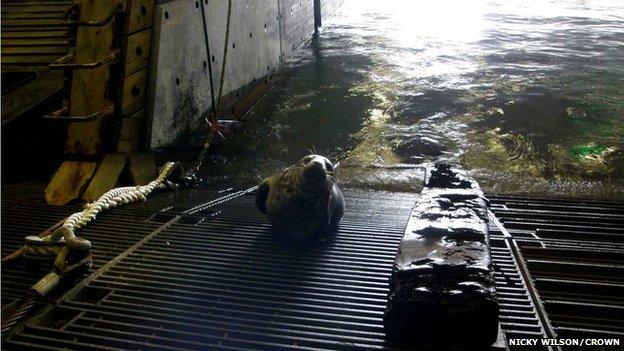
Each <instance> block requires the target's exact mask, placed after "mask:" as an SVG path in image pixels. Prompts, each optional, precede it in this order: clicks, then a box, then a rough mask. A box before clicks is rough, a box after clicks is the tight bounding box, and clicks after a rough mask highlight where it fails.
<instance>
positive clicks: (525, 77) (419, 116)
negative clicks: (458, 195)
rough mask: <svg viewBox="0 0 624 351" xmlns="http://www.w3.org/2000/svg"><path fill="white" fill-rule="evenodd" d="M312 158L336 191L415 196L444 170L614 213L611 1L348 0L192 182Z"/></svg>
mask: <svg viewBox="0 0 624 351" xmlns="http://www.w3.org/2000/svg"><path fill="white" fill-rule="evenodd" d="M310 150H312V151H315V152H316V153H319V154H324V155H328V156H330V157H331V158H333V159H336V160H339V161H340V164H341V167H340V170H339V177H340V180H341V183H342V184H346V185H350V186H358V187H366V188H375V189H386V190H418V189H419V188H420V184H421V181H420V180H421V178H422V168H421V167H422V165H423V164H427V163H430V162H435V161H438V160H443V161H448V162H452V163H457V164H461V165H462V166H463V167H464V168H466V169H468V170H469V171H470V172H471V173H472V174H473V175H474V176H475V177H476V178H477V179H478V180H479V182H480V183H481V185H482V186H483V187H484V188H485V189H486V190H487V191H489V192H495V193H517V194H533V195H535V194H539V195H555V196H581V197H601V198H620V199H621V198H624V1H621V0H614V1H572V0H569V1H539V2H533V1H526V0H522V1H503V0H498V1H444V0H436V1H427V2H422V1H413V0H394V1H393V0H347V1H345V4H344V6H343V7H342V10H341V12H340V14H339V15H337V16H336V17H334V18H332V19H331V20H329V21H327V22H326V23H325V27H324V29H323V31H322V33H321V36H320V37H319V38H318V40H317V41H314V42H313V43H312V44H311V45H310V46H309V47H307V48H304V49H302V50H300V51H299V52H298V53H297V54H296V55H295V57H293V58H292V59H291V60H290V67H288V68H287V76H286V77H285V78H284V79H283V80H282V81H280V82H279V83H278V84H277V85H276V86H275V87H274V88H273V89H272V90H271V91H270V92H269V94H268V96H267V97H266V98H265V99H264V100H263V103H262V104H260V105H259V106H257V107H256V108H255V109H254V110H253V111H252V113H251V114H250V115H249V116H248V118H247V123H245V125H244V127H243V130H241V131H240V132H239V133H238V134H237V135H235V136H234V137H233V138H232V139H230V140H228V142H227V144H226V145H225V146H221V147H218V148H216V149H215V150H212V151H211V152H210V153H209V156H208V158H207V159H206V160H205V163H204V166H203V171H202V174H203V175H204V176H206V177H207V179H208V181H213V182H214V181H219V180H223V181H228V182H235V183H237V184H251V183H255V182H257V181H258V180H260V179H261V178H262V177H264V176H266V175H268V174H270V173H271V172H273V171H275V170H277V169H279V168H280V167H283V166H286V165H288V164H291V163H292V162H294V161H295V160H297V159H299V158H300V157H301V156H303V155H305V154H306V153H308V152H309V151H310Z"/></svg>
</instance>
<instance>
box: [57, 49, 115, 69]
mask: <svg viewBox="0 0 624 351" xmlns="http://www.w3.org/2000/svg"><path fill="white" fill-rule="evenodd" d="M118 57H119V49H115V50H113V51H112V52H111V53H110V54H109V55H108V56H106V57H104V58H102V59H100V60H97V61H95V62H86V63H76V62H72V60H73V59H74V53H73V52H72V53H69V54H67V55H65V56H63V57H61V58H60V59H58V60H56V61H54V62H52V63H51V64H49V65H48V67H50V68H51V69H90V68H97V67H100V66H102V65H104V64H108V63H111V62H115V61H116V60H117V58H118Z"/></svg>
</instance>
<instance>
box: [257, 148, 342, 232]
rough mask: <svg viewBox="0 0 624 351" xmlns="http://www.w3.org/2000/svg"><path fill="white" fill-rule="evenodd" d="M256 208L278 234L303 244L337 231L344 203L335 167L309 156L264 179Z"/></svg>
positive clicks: (259, 190)
mask: <svg viewBox="0 0 624 351" xmlns="http://www.w3.org/2000/svg"><path fill="white" fill-rule="evenodd" d="M256 206H257V207H258V209H259V210H260V212H262V213H264V214H266V215H267V217H268V218H269V222H271V224H272V225H273V227H274V228H275V230H276V232H277V233H278V234H280V235H282V236H284V237H286V238H289V239H292V240H295V241H300V240H305V239H308V238H311V237H314V236H317V235H320V234H323V233H325V232H327V231H328V230H330V229H335V228H336V227H337V226H338V223H339V222H340V219H342V216H343V214H344V209H345V202H344V197H343V196H342V192H341V191H340V189H339V188H338V185H337V184H336V178H335V176H334V165H333V164H332V163H331V162H330V161H329V160H328V159H327V158H325V157H323V156H319V155H308V156H305V157H304V158H302V159H301V160H299V161H298V162H297V163H296V164H294V165H293V166H290V167H288V168H285V169H283V170H281V171H280V172H277V173H275V174H273V175H271V176H269V177H267V178H265V179H264V180H263V181H262V182H261V183H260V185H259V186H258V190H257V192H256Z"/></svg>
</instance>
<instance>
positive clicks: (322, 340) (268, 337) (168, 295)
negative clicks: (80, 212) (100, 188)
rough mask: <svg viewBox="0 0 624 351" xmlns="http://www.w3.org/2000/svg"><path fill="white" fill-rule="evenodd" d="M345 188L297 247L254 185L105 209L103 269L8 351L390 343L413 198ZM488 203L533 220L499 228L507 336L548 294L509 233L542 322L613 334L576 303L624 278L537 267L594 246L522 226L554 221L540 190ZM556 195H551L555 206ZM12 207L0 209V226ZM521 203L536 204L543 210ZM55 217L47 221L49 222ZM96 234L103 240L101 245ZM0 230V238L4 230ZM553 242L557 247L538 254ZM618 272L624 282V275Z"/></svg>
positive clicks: (528, 330) (529, 326) (533, 327)
mask: <svg viewBox="0 0 624 351" xmlns="http://www.w3.org/2000/svg"><path fill="white" fill-rule="evenodd" d="M345 196H346V200H347V210H348V211H347V213H346V215H345V218H344V220H343V222H342V223H341V226H340V230H339V231H338V233H336V235H335V236H333V237H329V238H327V239H326V240H325V241H323V242H321V243H320V244H317V245H312V246H309V247H303V248H302V247H295V246H292V245H288V244H286V243H281V242H279V241H277V240H276V239H275V238H274V237H273V236H272V235H271V230H270V227H269V225H268V223H267V222H266V220H265V218H264V217H263V216H262V215H261V214H260V213H259V212H258V211H257V210H256V209H255V205H254V198H253V194H252V193H247V194H245V193H244V192H233V193H227V192H226V193H218V192H205V191H199V192H198V191H195V192H182V193H179V194H177V195H175V194H173V195H172V194H162V195H161V196H160V197H158V198H157V199H156V201H154V202H151V201H150V202H146V203H141V204H137V205H136V206H135V207H124V208H122V209H114V210H112V211H109V212H106V213H105V214H103V215H102V216H101V218H100V217H98V220H97V221H95V222H94V225H93V227H92V228H91V229H92V231H93V234H91V235H93V237H88V236H87V233H86V231H85V234H84V236H85V237H88V238H89V239H90V240H93V241H94V247H95V248H96V250H97V248H98V247H101V249H102V250H104V251H105V252H107V254H103V256H102V259H101V260H100V262H99V264H98V267H99V269H98V267H95V269H96V270H95V271H94V272H93V274H91V275H90V276H89V277H87V279H86V280H85V281H83V282H82V283H81V284H79V285H78V286H76V288H74V289H73V290H71V291H70V292H69V293H67V294H65V295H64V296H62V297H61V298H60V299H59V300H58V303H59V304H58V305H57V306H48V307H45V308H44V309H43V310H42V311H41V312H40V313H39V314H38V315H36V316H35V317H34V318H32V319H31V320H30V321H29V322H28V323H27V324H26V325H25V326H24V327H23V328H22V329H20V330H18V331H17V332H16V333H15V334H13V335H12V336H11V337H10V338H9V339H8V340H7V341H5V342H4V344H3V348H4V349H6V350H50V349H64V348H67V349H72V350H120V349H123V350H206V349H226V350H232V349H233V350H243V349H244V350H250V349H253V350H256V349H257V350H267V349H269V350H282V349H295V348H296V349H304V350H327V349H334V350H353V349H401V347H400V345H395V344H391V343H388V342H387V341H386V340H385V335H384V332H383V327H382V318H383V311H384V309H385V304H386V294H387V291H388V290H387V289H388V284H387V280H388V278H389V277H390V272H391V268H392V262H393V259H394V255H395V252H396V249H397V246H398V244H399V241H400V239H401V236H402V234H403V230H404V226H405V222H406V220H407V218H408V215H409V213H410V209H411V207H412V205H413V203H414V201H415V199H416V197H417V196H418V195H417V194H397V193H381V192H369V191H366V192H364V191H359V190H347V191H345ZM491 199H492V203H493V207H492V208H493V211H494V212H495V213H496V214H497V216H498V217H499V218H500V219H501V220H502V221H504V222H505V223H506V224H507V225H509V223H510V222H512V221H516V219H518V218H525V219H523V222H522V223H523V224H521V225H522V227H521V228H517V227H515V226H514V224H512V225H511V226H510V229H509V230H510V233H511V234H512V236H513V239H512V240H511V241H510V240H508V239H507V238H506V237H505V236H504V235H503V233H502V232H501V231H500V230H499V228H497V227H496V226H494V225H491V229H492V232H491V246H492V257H493V260H494V263H495V266H496V271H495V280H496V289H497V293H498V296H499V302H500V306H501V316H500V319H501V326H502V329H503V330H504V331H505V333H506V335H507V337H508V338H522V337H544V336H546V335H547V331H546V330H547V329H548V328H550V326H549V325H546V326H544V325H543V323H542V322H541V319H540V318H539V314H538V311H539V310H540V309H542V303H540V302H539V301H537V303H536V302H535V301H534V300H533V299H532V298H531V294H529V292H528V288H527V284H526V282H525V281H524V280H523V278H522V277H523V276H522V274H521V272H520V270H519V267H518V265H517V262H516V258H515V257H514V255H513V253H512V251H511V250H510V245H511V244H510V242H511V243H515V244H516V245H518V247H519V248H520V250H521V253H522V255H523V256H524V259H523V262H522V263H523V264H524V265H526V266H527V267H528V269H529V271H530V273H531V274H532V277H533V278H532V279H531V283H533V284H535V286H536V288H537V291H538V292H539V294H540V296H542V297H543V299H544V303H543V306H544V308H545V309H546V310H547V311H548V313H552V316H551V315H550V314H549V320H548V324H551V323H552V325H553V326H554V328H555V329H556V331H558V332H559V333H560V335H565V333H566V332H569V333H572V330H576V329H574V328H578V327H579V325H580V324H578V323H579V322H578V321H579V320H581V321H584V323H585V324H582V325H583V328H585V330H586V332H587V333H591V332H592V331H596V330H597V331H600V332H604V331H605V330H607V331H608V333H610V335H614V334H613V330H614V329H617V328H618V326H620V325H621V323H622V321H621V319H622V318H621V317H619V316H618V315H615V314H612V315H611V316H612V318H611V319H610V320H609V323H603V324H601V325H598V326H596V323H595V321H594V324H593V325H592V327H593V328H594V329H592V328H589V327H588V325H587V323H586V322H587V319H588V318H592V315H591V314H587V313H585V314H583V313H581V312H582V311H579V310H577V309H575V308H576V307H574V308H572V307H570V302H575V301H576V302H577V304H576V305H574V306H577V305H578V304H580V303H587V302H588V301H589V300H591V302H592V303H594V304H599V303H602V304H603V305H606V306H608V308H613V309H614V310H613V311H611V312H610V313H616V312H617V311H618V308H621V306H622V304H621V296H622V294H621V284H619V285H618V282H611V283H607V282H605V281H604V279H603V278H604V276H603V275H602V273H601V274H599V275H596V276H595V277H594V276H593V275H592V274H591V272H587V274H586V276H588V277H593V278H591V279H590V278H586V279H587V280H588V281H589V282H591V283H593V282H596V281H599V282H601V283H600V284H602V285H600V286H602V287H605V289H603V290H602V291H601V292H600V294H599V295H600V296H596V295H597V294H596V293H593V294H592V291H595V290H592V289H591V284H588V285H587V286H586V287H585V288H584V289H585V290H583V289H581V290H579V289H578V284H579V282H578V279H577V277H567V278H565V279H559V278H560V277H559V275H557V274H559V273H557V274H555V275H554V276H555V278H556V279H558V281H556V282H553V279H554V278H553V272H552V271H553V269H550V270H545V269H542V268H540V267H542V266H543V263H541V262H540V261H544V260H545V259H546V260H551V261H552V260H554V261H557V260H564V261H565V260H569V258H570V257H571V256H568V257H567V258H566V256H560V257H559V256H557V254H558V253H561V252H560V251H561V250H562V249H565V250H568V249H570V247H571V246H570V245H577V246H579V245H580V246H583V245H585V247H584V248H583V250H585V251H591V250H598V249H596V248H595V247H594V244H593V243H591V244H590V245H587V244H586V243H584V241H583V240H578V238H577V237H574V238H576V239H574V240H568V239H560V238H557V239H551V238H549V239H542V240H541V241H540V240H539V239H538V238H537V237H536V236H535V231H536V229H539V228H533V229H527V228H529V227H528V226H529V224H527V223H533V224H535V223H537V224H541V223H550V224H553V223H559V222H557V220H556V219H555V218H552V219H551V218H547V219H545V220H543V218H542V217H543V216H545V215H546V214H545V212H544V211H543V210H540V209H541V207H531V206H532V205H531V204H538V203H540V202H537V201H538V200H531V199H519V198H504V197H492V198H491ZM513 201H516V202H517V204H516V203H514V202H513ZM202 203H203V204H204V205H203V206H202ZM556 203H557V202H552V203H550V202H548V201H546V200H544V204H545V206H546V207H547V208H548V206H551V205H552V206H555V205H554V204H556ZM198 205H199V206H198ZM11 206H13V205H11ZM618 206H620V207H618ZM9 208H10V206H8V208H7V210H6V211H5V210H4V209H3V219H2V221H3V230H4V229H5V228H4V227H5V217H6V216H5V212H6V213H9V214H10V213H11V211H9V210H8V209H9ZM526 208H529V209H536V211H535V213H534V214H535V216H530V214H531V212H527V211H528V210H527V209H526ZM598 209H600V210H598ZM619 209H621V204H620V205H618V204H608V203H606V204H603V205H600V206H598V204H596V210H597V213H600V214H602V215H604V216H607V217H608V218H609V219H614V220H615V221H614V222H613V223H619V222H617V220H618V218H620V217H618V216H620V214H618V213H620V212H619V211H620V210H619ZM561 211H563V209H561ZM561 211H559V212H561ZM566 211H568V212H569V211H570V208H567V209H566ZM44 212H45V211H44ZM520 212H522V213H520ZM523 214H525V215H524V217H523ZM57 215H58V216H62V215H63V214H62V213H58V214H57ZM556 215H558V216H561V215H565V214H561V213H556ZM611 215H613V216H611ZM105 216H109V217H105ZM133 216H134V217H133ZM540 216H541V217H540ZM576 216H577V217H579V216H581V215H576ZM42 218H43V217H42ZM55 220H56V218H54V219H52V217H50V221H51V222H53V221H55ZM42 221H43V219H42ZM124 221H127V223H128V225H130V226H132V225H134V226H138V227H136V228H139V229H136V230H135V229H129V231H133V232H136V234H137V235H136V236H131V237H128V238H126V239H128V240H127V241H126V242H125V243H124V245H120V246H119V247H120V248H119V249H118V250H117V251H114V252H113V251H110V253H108V252H109V251H106V250H107V249H106V248H107V247H108V246H110V245H112V244H113V242H115V241H116V240H118V239H119V238H118V237H117V238H116V237H115V234H114V233H115V232H120V233H122V234H123V233H124V231H121V230H119V228H120V227H124V226H126V222H124ZM604 222H605V223H606V221H604ZM98 223H99V224H98ZM50 224H53V223H50ZM96 225H99V226H100V227H97V228H96ZM576 225H578V223H576ZM40 227H41V225H40ZM89 227H90V226H88V227H87V228H89ZM131 228H134V227H131ZM33 229H34V227H33ZM537 232H540V230H537ZM609 233H611V234H615V235H617V233H616V232H609ZM24 235H29V233H26V234H24ZM97 235H100V236H101V237H102V239H106V240H103V241H101V242H96V238H95V237H96V236H97ZM117 235H118V234H117ZM574 235H578V233H576V234H574ZM21 236H23V235H20V237H21ZM122 236H123V237H126V235H122ZM2 240H3V245H4V243H5V240H7V236H6V235H5V233H4V231H3V235H2ZM601 245H603V246H598V247H599V248H600V247H603V248H605V250H602V249H600V250H602V251H600V252H606V251H609V252H611V251H613V252H615V254H613V255H615V256H611V255H612V254H608V256H605V257H608V259H609V260H611V261H609V262H612V263H613V262H617V260H619V262H622V261H621V258H622V257H621V256H619V255H620V254H621V252H619V251H618V250H619V249H618V248H617V244H613V243H606V242H604V241H602V244H601ZM122 246H123V247H122ZM3 247H4V246H3ZM572 247H573V246H572ZM607 247H609V249H608V250H607ZM545 249H546V250H553V251H546V252H545V251H540V250H545ZM557 250H558V251H557ZM577 251H578V250H577ZM618 252H619V253H618ZM566 254H567V251H566ZM594 256H595V255H594ZM545 257H546V258H545ZM605 259H606V258H605ZM594 261H595V259H594ZM603 261H604V260H603ZM601 262H602V261H601ZM601 264H602V263H601ZM540 265H542V266H540ZM553 267H557V266H556V265H554V266H553ZM575 267H576V266H575ZM609 269H611V270H609ZM609 269H607V270H605V272H604V273H605V274H607V273H608V274H610V275H609V277H614V276H615V274H617V273H618V272H619V271H618V270H617V269H615V268H609ZM613 269H615V271H613ZM569 271H574V270H569ZM564 272H567V269H564ZM3 273H4V270H3ZM5 279H6V278H4V277H3V283H5V281H6V280H5ZM619 279H620V283H621V275H620V276H619ZM559 280H562V281H565V282H564V283H561V282H559ZM5 285H6V284H3V289H4V286H5ZM566 289H567V290H566ZM618 289H619V290H618ZM618 294H619V295H618ZM3 295H4V290H3ZM562 299H563V300H564V301H565V303H564V304H563V305H562V304H561V303H560V300H562ZM575 299H576V300H575ZM561 306H564V307H561ZM602 311H603V310H599V311H598V312H596V313H601V312H602ZM594 314H595V313H594ZM551 319H552V321H551ZM570 323H572V324H570ZM573 323H577V324H573ZM569 335H570V336H575V334H569Z"/></svg>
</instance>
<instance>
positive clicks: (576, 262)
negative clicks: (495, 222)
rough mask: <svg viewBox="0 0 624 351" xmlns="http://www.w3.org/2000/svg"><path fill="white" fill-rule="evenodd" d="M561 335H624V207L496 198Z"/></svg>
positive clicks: (496, 206)
mask: <svg viewBox="0 0 624 351" xmlns="http://www.w3.org/2000/svg"><path fill="white" fill-rule="evenodd" d="M490 199H491V200H492V203H493V206H492V209H493V211H494V212H495V213H496V215H497V217H498V218H499V219H500V220H501V222H503V223H504V225H505V228H507V229H508V230H509V232H510V234H511V235H512V236H513V237H514V238H515V240H516V241H517V243H518V246H519V247H520V250H521V252H522V256H523V257H524V261H525V264H526V265H527V268H528V270H529V272H530V275H531V277H532V280H533V282H534V285H535V287H536V289H537V291H538V293H539V295H540V297H541V300H542V302H543V305H544V308H545V311H546V313H547V314H548V318H549V320H550V322H551V324H552V326H553V328H554V330H555V332H556V333H557V335H558V336H559V337H564V338H596V337H605V338H614V337H615V338H623V337H624V264H623V263H624V204H623V203H615V202H604V201H603V202H599V201H583V200H558V199H539V198H518V197H490Z"/></svg>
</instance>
